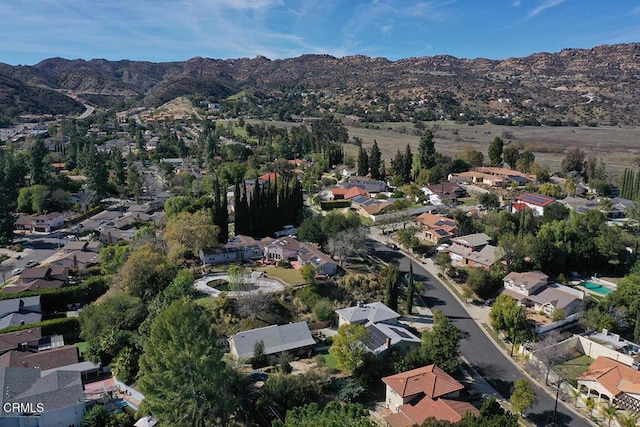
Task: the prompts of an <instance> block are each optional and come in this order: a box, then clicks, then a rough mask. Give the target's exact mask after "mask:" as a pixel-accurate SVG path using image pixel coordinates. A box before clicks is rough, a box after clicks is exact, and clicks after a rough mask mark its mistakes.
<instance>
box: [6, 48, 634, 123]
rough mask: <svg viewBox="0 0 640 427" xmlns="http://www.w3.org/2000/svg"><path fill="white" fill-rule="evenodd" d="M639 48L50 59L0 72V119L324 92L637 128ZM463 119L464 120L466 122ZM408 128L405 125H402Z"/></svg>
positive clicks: (338, 100)
mask: <svg viewBox="0 0 640 427" xmlns="http://www.w3.org/2000/svg"><path fill="white" fill-rule="evenodd" d="M639 83H640V43H633V44H619V45H606V46H598V47H595V48H592V49H565V50H562V51H560V52H557V53H536V54H533V55H530V56H527V57H523V58H509V59H505V60H489V59H482V58H476V59H460V58H455V57H452V56H445V55H438V56H434V57H420V58H407V59H402V60H398V61H390V60H387V59H385V58H370V57H367V56H362V55H355V56H347V57H343V58H335V57H332V56H329V55H303V56H300V57H297V58H291V59H282V60H270V59H267V58H265V57H260V56H259V57H256V58H252V59H249V58H242V59H225V60H221V59H209V58H200V57H196V58H192V59H190V60H188V61H183V62H166V63H152V62H141V61H129V60H123V61H107V60H104V59H93V60H90V61H85V60H67V59H62V58H51V59H46V60H44V61H42V62H40V63H38V64H36V65H33V66H25V65H21V66H12V65H7V64H2V63H0V111H2V115H4V116H7V117H12V118H14V117H16V116H18V115H20V114H25V113H31V114H43V113H49V114H56V113H62V114H74V113H77V112H80V111H82V110H83V107H82V105H81V104H82V103H87V104H91V105H93V106H96V107H100V108H112V109H113V108H115V109H123V108H125V107H126V108H129V107H133V106H147V107H156V106H159V105H161V104H163V103H165V102H167V101H169V100H171V99H174V98H176V97H178V96H193V97H195V98H203V99H207V100H210V101H214V102H215V101H222V100H224V99H225V98H227V97H229V96H231V95H233V94H236V93H238V92H240V91H250V92H254V93H261V94H264V95H265V96H268V97H276V98H277V97H279V96H282V95H283V94H285V93H290V92H291V91H306V92H316V93H317V92H321V93H323V96H324V97H325V98H324V99H325V101H326V103H328V105H329V106H330V107H331V106H336V105H341V104H342V105H345V104H350V105H351V104H352V105H355V106H358V107H363V108H365V107H367V106H371V105H372V104H375V103H376V101H377V100H378V99H385V100H387V101H386V102H387V104H386V106H387V107H388V105H389V104H392V103H399V104H401V103H407V102H410V103H412V105H413V104H414V103H416V102H420V105H428V106H430V108H432V109H433V110H434V111H445V110H446V107H447V105H449V106H451V104H453V105H455V106H457V108H458V110H459V111H467V112H473V114H477V115H479V116H482V117H485V118H488V117H509V116H513V117H536V118H538V119H539V120H540V121H542V120H543V119H544V120H560V121H562V122H563V123H567V122H571V123H576V124H577V123H594V124H614V125H615V124H617V125H637V124H638V123H639V122H640V114H639V113H640V84H639ZM460 114H463V113H460ZM405 118H406V117H405Z"/></svg>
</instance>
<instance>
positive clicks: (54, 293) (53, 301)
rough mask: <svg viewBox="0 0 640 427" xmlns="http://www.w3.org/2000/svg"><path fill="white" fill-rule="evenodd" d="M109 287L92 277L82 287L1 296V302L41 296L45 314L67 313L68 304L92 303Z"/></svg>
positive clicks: (103, 281) (47, 289) (100, 279)
mask: <svg viewBox="0 0 640 427" xmlns="http://www.w3.org/2000/svg"><path fill="white" fill-rule="evenodd" d="M108 289H109V286H108V285H107V283H106V282H105V280H104V279H103V278H102V277H95V276H94V277H91V278H89V279H87V280H86V281H84V282H83V283H82V284H80V285H76V286H66V287H63V288H55V289H52V288H43V289H38V290H37V291H28V292H20V293H18V294H0V301H2V300H7V299H13V298H25V297H35V296H40V305H41V306H42V311H43V312H44V313H53V312H56V311H66V310H67V304H73V303H79V302H91V301H94V300H96V299H97V298H98V297H99V296H100V295H102V294H104V293H105V292H107V290H108Z"/></svg>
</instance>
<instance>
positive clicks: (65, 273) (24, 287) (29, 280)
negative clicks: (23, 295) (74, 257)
mask: <svg viewBox="0 0 640 427" xmlns="http://www.w3.org/2000/svg"><path fill="white" fill-rule="evenodd" d="M68 280H69V269H68V268H66V267H58V266H53V267H32V268H26V269H25V270H24V271H23V272H22V273H20V276H18V280H17V281H15V282H14V283H12V284H10V285H7V286H5V287H4V288H2V293H3V294H16V293H19V292H26V291H35V290H38V289H56V288H61V287H63V286H64V285H65V284H66V283H67V282H68Z"/></svg>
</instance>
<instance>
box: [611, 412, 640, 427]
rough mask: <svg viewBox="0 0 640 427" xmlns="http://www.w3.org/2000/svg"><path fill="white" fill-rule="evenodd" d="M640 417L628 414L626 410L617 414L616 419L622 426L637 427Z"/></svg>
mask: <svg viewBox="0 0 640 427" xmlns="http://www.w3.org/2000/svg"><path fill="white" fill-rule="evenodd" d="M639 418H640V417H639V416H638V415H634V414H626V413H624V412H621V413H619V414H616V420H617V421H618V424H620V427H636V425H638V419H639Z"/></svg>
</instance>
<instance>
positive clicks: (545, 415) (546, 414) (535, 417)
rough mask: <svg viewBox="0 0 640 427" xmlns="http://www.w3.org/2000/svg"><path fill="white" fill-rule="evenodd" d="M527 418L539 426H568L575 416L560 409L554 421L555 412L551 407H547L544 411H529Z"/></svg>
mask: <svg viewBox="0 0 640 427" xmlns="http://www.w3.org/2000/svg"><path fill="white" fill-rule="evenodd" d="M526 418H527V419H528V420H529V421H531V422H533V423H534V424H535V425H537V426H551V425H553V426H557V427H568V426H569V425H570V424H571V421H572V420H573V417H571V416H570V415H567V414H565V413H563V412H560V411H558V412H557V414H556V418H555V423H554V419H553V418H554V413H553V410H551V409H547V410H545V411H542V412H529V413H527V415H526Z"/></svg>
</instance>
